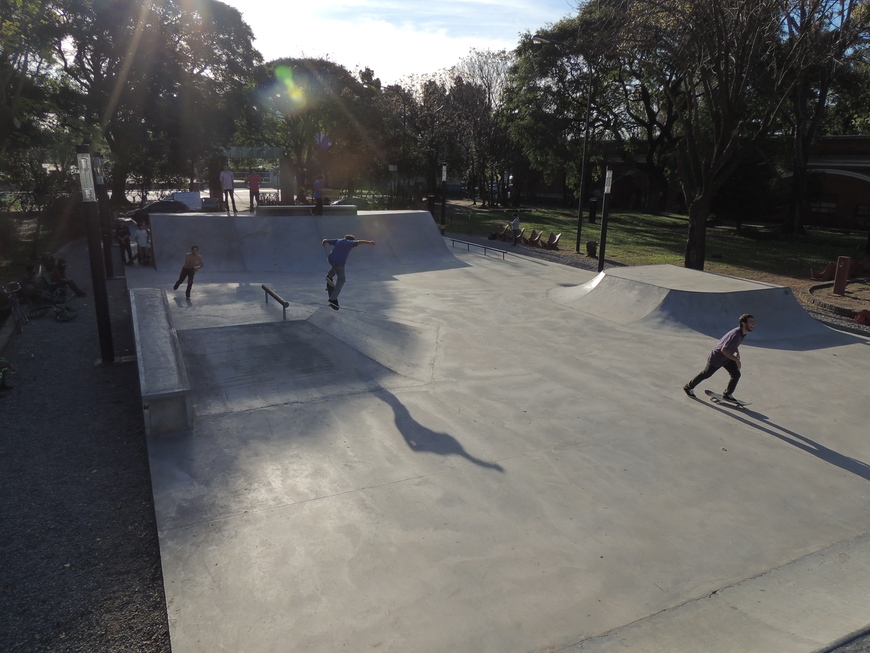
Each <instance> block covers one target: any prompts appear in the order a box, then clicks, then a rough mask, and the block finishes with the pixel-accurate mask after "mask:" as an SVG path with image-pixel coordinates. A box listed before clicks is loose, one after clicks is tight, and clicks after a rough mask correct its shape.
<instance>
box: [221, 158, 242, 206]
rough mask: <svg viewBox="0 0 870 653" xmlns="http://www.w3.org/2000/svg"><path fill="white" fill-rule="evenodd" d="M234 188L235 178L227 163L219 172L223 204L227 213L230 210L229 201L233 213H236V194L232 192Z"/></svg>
mask: <svg viewBox="0 0 870 653" xmlns="http://www.w3.org/2000/svg"><path fill="white" fill-rule="evenodd" d="M234 188H235V180H234V178H233V171H232V170H230V166H229V164H227V165H225V166H224V170H223V172H221V190H222V191H223V200H224V206H225V207H226V209H227V213H229V212H230V202H232V203H233V213H238V211H236V195H235V192H234V190H233V189H234Z"/></svg>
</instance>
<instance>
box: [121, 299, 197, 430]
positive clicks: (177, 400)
mask: <svg viewBox="0 0 870 653" xmlns="http://www.w3.org/2000/svg"><path fill="white" fill-rule="evenodd" d="M130 309H131V313H132V317H133V332H134V336H135V338H136V360H137V362H138V366H139V389H140V392H141V394H142V413H143V416H144V418H145V433H146V435H149V436H150V435H159V434H161V433H171V432H173V431H186V430H188V429H190V428H191V427H192V425H193V410H192V406H191V405H190V403H189V401H188V394H189V393H190V383H189V382H188V380H187V371H186V370H185V367H184V359H183V358H182V355H181V345H180V344H179V342H178V333H177V332H176V331H175V327H173V326H172V316H171V315H170V313H169V300H168V299H167V298H166V291H164V290H161V289H159V288H136V289H134V290H131V291H130Z"/></svg>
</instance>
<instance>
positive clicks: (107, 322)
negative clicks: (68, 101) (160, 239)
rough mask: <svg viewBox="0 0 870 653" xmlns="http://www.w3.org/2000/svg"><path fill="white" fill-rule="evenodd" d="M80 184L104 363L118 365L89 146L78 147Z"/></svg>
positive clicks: (98, 331)
mask: <svg viewBox="0 0 870 653" xmlns="http://www.w3.org/2000/svg"><path fill="white" fill-rule="evenodd" d="M76 161H77V162H78V167H79V181H80V182H81V186H82V201H83V203H84V208H85V213H86V215H87V236H88V254H89V257H90V260H91V282H92V284H93V289H94V308H95V309H96V312H97V333H98V335H99V338H100V353H101V355H102V361H103V363H114V362H115V350H114V344H113V343H112V319H111V316H110V314H109V291H108V289H107V288H106V270H105V267H104V265H103V251H102V249H103V248H102V241H101V238H100V216H99V213H98V210H97V191H96V188H95V185H94V171H93V166H92V163H91V148H90V146H89V145H79V146H77V147H76Z"/></svg>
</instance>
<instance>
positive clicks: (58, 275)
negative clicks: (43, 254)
mask: <svg viewBox="0 0 870 653" xmlns="http://www.w3.org/2000/svg"><path fill="white" fill-rule="evenodd" d="M51 283H52V285H53V286H55V287H57V286H65V287H67V288H69V289H70V290H72V291H73V292H74V293H75V294H76V296H77V297H84V296H85V295H86V293H85V292H84V291H83V290H82V289H80V288H79V287H78V285H76V282H75V281H73V280H72V279H70V278H69V277H68V276H66V261H65V260H64V259H62V258H61V259H58V260H57V265H55V266H54V270H52V271H51Z"/></svg>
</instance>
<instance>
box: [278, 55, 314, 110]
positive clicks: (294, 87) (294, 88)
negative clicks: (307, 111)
mask: <svg viewBox="0 0 870 653" xmlns="http://www.w3.org/2000/svg"><path fill="white" fill-rule="evenodd" d="M275 79H276V80H277V81H278V83H279V87H280V88H281V89H282V93H283V92H286V94H287V95H286V98H287V99H288V100H289V101H290V107H291V111H293V112H296V113H298V112H299V111H302V110H303V109H304V108H305V107H306V106H308V99H307V98H306V97H305V92H304V91H303V90H302V89H301V88H300V87H299V85H298V84H296V82H294V81H293V71H292V70H290V69H289V68H288V67H287V66H278V67H277V68H276V69H275Z"/></svg>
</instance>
